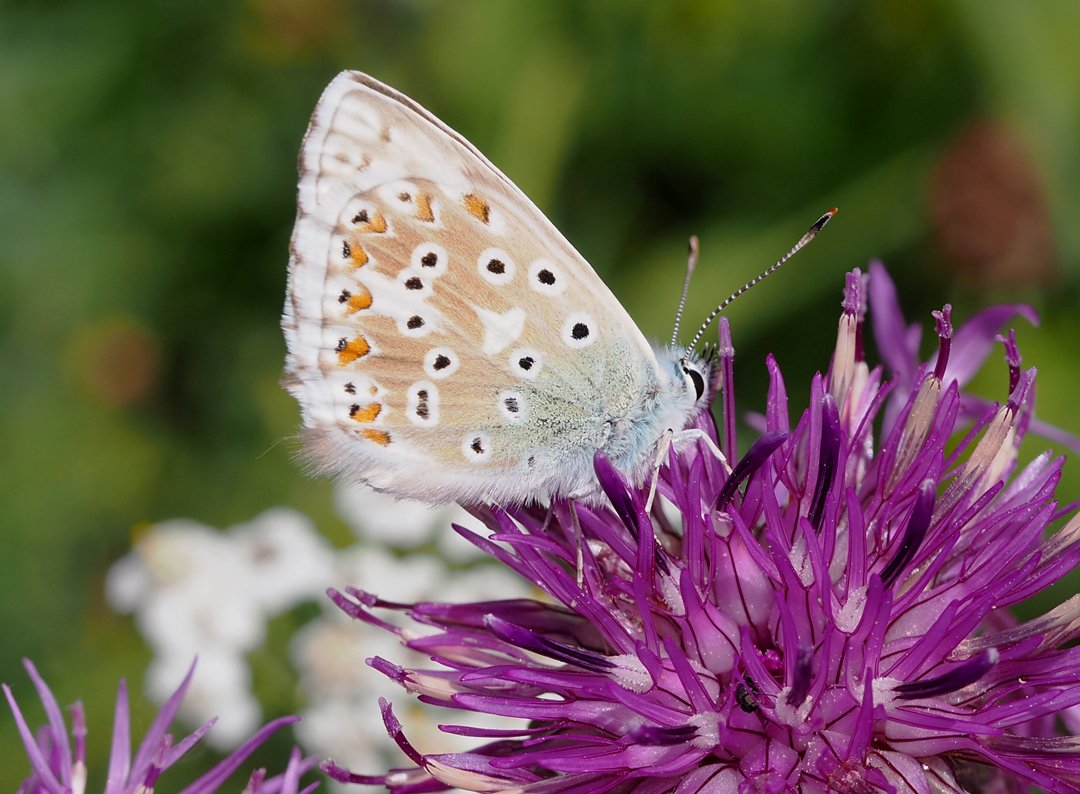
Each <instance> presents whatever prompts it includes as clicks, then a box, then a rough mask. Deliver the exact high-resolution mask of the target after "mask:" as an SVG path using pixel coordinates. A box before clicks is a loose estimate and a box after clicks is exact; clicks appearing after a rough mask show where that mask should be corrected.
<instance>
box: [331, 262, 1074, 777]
mask: <svg viewBox="0 0 1080 794" xmlns="http://www.w3.org/2000/svg"><path fill="white" fill-rule="evenodd" d="M867 293H869V298H870V303H871V308H872V309H873V311H874V312H875V313H876V314H877V316H876V317H875V318H874V319H875V322H874V328H875V330H876V331H877V332H878V337H879V338H878V347H879V349H880V350H881V351H882V353H883V355H884V357H885V359H886V361H887V362H888V363H889V364H890V368H891V369H892V371H893V374H894V377H895V379H894V380H893V381H892V382H888V381H887V380H886V378H885V375H884V373H883V371H882V369H881V368H874V369H871V368H870V367H869V366H868V365H867V363H866V362H865V360H864V355H863V345H862V330H863V321H864V315H865V314H866V296H867ZM1028 312H1029V310H1027V309H1025V308H1023V307H998V308H994V309H990V310H987V312H984V313H983V314H980V315H978V316H977V317H975V318H973V320H972V321H971V322H970V323H968V324H966V325H964V326H962V327H961V328H959V329H958V330H957V331H956V332H955V333H954V332H953V328H952V322H951V318H950V313H951V312H950V307H948V306H945V307H944V308H943V309H942V310H941V311H940V312H935V313H934V316H935V319H936V331H937V336H938V350H937V354H936V356H935V357H934V358H933V360H932V361H931V362H930V363H927V364H919V363H918V362H917V360H916V359H915V353H914V350H915V348H916V347H917V339H914V338H913V335H912V333H911V332H910V330H909V329H908V328H907V326H906V325H905V324H904V322H903V319H902V317H901V316H900V315H899V310H898V308H897V307H896V304H895V293H894V290H893V289H892V284H891V282H889V281H888V276H887V275H886V274H885V271H884V269H883V268H881V267H880V266H875V267H873V268H872V272H871V274H870V277H869V278H867V277H865V276H863V275H862V274H861V273H860V272H859V271H857V270H856V271H855V272H853V273H851V274H849V276H848V279H847V284H846V288H845V290H844V302H843V314H842V316H841V319H840V327H839V333H838V337H837V345H836V351H835V354H834V356H833V360H832V362H831V366H830V367H829V370H828V374H827V375H825V376H821V375H818V376H816V377H814V379H813V381H812V382H811V384H810V389H809V407H808V408H807V409H806V410H805V411H803V412H802V413H801V415H799V416H797V418H796V420H795V421H794V422H792V419H791V418H790V416H789V409H788V397H787V391H786V388H785V384H784V381H783V379H782V377H781V374H780V369H779V367H778V366H777V364H776V362H775V361H774V360H773V359H772V358H769V360H768V362H767V366H768V371H769V375H770V379H771V382H770V387H769V392H768V400H767V405H766V409H765V413H764V415H763V416H761V417H759V418H758V421H757V429H758V431H759V433H760V435H758V437H757V438H756V440H754V441H753V443H752V444H751V445H750V447H749V450H748V452H747V453H746V454H745V455H744V456H743V457H742V458H741V460H738V462H737V463H736V464H735V465H734V467H733V468H729V467H728V466H726V465H725V464H723V463H722V462H720V461H718V460H717V459H716V457H715V456H714V455H713V454H711V453H710V452H708V451H707V450H706V449H705V447H704V446H695V447H692V448H689V449H686V450H684V451H680V452H677V453H675V452H673V453H672V455H671V457H670V460H669V463H668V465H667V466H666V467H665V468H664V470H663V471H662V473H661V476H660V482H659V491H660V493H661V494H662V496H663V497H664V498H665V500H666V501H667V502H668V503H669V504H670V505H672V506H674V508H675V511H674V512H675V513H677V517H676V518H670V517H669V513H666V512H665V511H664V510H663V509H662V506H661V505H656V506H655V507H654V508H653V509H652V510H646V507H645V505H646V502H647V492H648V484H646V485H645V486H644V487H631V486H630V485H629V484H628V483H627V482H625V481H624V480H623V478H622V477H621V476H620V475H619V474H618V473H617V472H616V471H615V470H614V469H613V468H612V467H611V466H610V465H609V464H608V462H607V461H606V460H604V459H603V458H602V457H599V456H598V457H597V459H596V473H597V476H598V478H599V481H600V483H601V485H602V487H603V490H604V492H605V494H606V495H607V497H608V499H609V500H610V506H608V507H603V508H592V507H587V506H583V505H581V504H571V503H556V504H554V505H552V506H551V509H550V512H548V511H547V510H540V509H518V510H503V509H497V508H496V509H490V510H488V511H485V512H484V513H483V517H484V518H485V520H486V522H487V524H488V526H489V527H490V528H491V529H492V530H494V534H493V535H492V536H491V537H490V538H484V537H480V536H477V535H475V534H472V533H466V532H465V531H464V530H460V529H459V531H461V532H463V533H465V534H468V535H469V537H470V538H471V539H472V541H473V542H474V543H476V544H477V545H478V546H480V547H482V548H483V549H485V550H486V551H487V552H488V553H489V554H491V555H492V556H493V557H495V558H497V559H498V560H500V561H502V562H503V563H504V564H505V565H507V566H509V567H510V568H512V569H513V570H515V571H517V572H518V573H519V574H520V575H521V576H523V577H524V578H525V579H527V580H528V581H530V582H532V583H533V584H534V585H535V586H536V587H537V588H539V590H541V591H543V593H545V594H546V595H547V597H548V598H547V600H514V601H500V602H486V603H472V604H460V605H450V604H441V603H420V604H414V605H402V604H395V603H389V602H386V601H382V600H380V599H378V598H377V597H375V596H373V595H370V594H368V593H365V592H363V591H359V590H348V591H346V592H345V593H340V592H332V593H331V597H332V598H334V599H335V601H336V602H337V603H338V604H339V606H340V607H341V608H342V609H344V610H345V611H346V612H348V613H349V614H350V615H353V616H354V617H356V618H358V619H360V620H363V621H366V622H368V623H372V624H375V625H377V626H380V627H382V628H384V629H387V630H389V631H393V632H396V633H397V634H398V635H399V636H400V638H401V640H402V641H403V642H404V643H405V644H406V645H408V646H409V647H411V648H414V649H417V650H419V651H422V652H423V653H425V654H426V655H427V656H429V657H430V658H431V659H432V660H434V661H435V662H437V663H438V665H439V667H438V668H437V669H403V668H401V667H399V666H397V665H395V664H393V663H392V662H390V661H388V660H386V659H381V658H375V659H372V660H370V664H371V665H372V666H373V667H375V668H376V669H377V670H380V671H381V672H383V673H384V674H386V675H387V676H389V677H391V678H393V679H394V680H396V681H398V682H399V683H400V684H401V685H402V686H403V687H404V688H405V689H406V690H407V691H409V692H411V693H413V694H415V695H417V696H418V697H419V698H420V699H421V700H424V701H427V702H431V703H436V704H440V705H442V706H445V707H446V708H447V709H457V710H463V711H473V712H483V713H486V714H495V715H502V716H506V717H515V718H520V719H521V720H523V722H522V724H521V727H520V728H518V729H511V730H504V731H490V730H489V731H481V730H475V729H471V728H467V727H462V726H448V727H446V728H445V730H447V731H449V732H452V733H460V734H466V735H471V736H474V737H476V739H477V740H479V741H478V746H477V747H476V749H474V750H473V751H472V752H467V753H457V754H423V753H421V752H420V751H419V750H418V749H416V748H415V747H414V746H413V745H412V744H411V743H410V742H409V741H408V740H407V738H406V737H405V734H404V732H403V729H402V726H401V724H400V723H399V721H398V719H397V718H396V717H395V715H394V713H393V711H392V709H391V707H390V705H389V704H384V706H383V719H384V722H385V724H386V727H387V729H388V730H389V732H390V733H391V735H392V736H393V737H394V738H395V739H396V740H397V741H398V744H399V745H400V747H401V748H402V749H403V750H404V752H405V753H406V754H407V755H408V757H409V758H410V759H411V761H412V763H413V764H415V767H414V768H410V769H401V770H395V771H391V772H389V773H388V774H385V775H377V776H364V775H357V774H352V773H350V772H347V771H346V770H344V769H340V768H338V767H336V766H334V765H333V764H328V766H327V770H328V771H329V772H330V773H331V775H332V776H334V777H337V778H338V779H341V780H352V781H356V782H367V783H381V784H383V785H385V786H386V787H387V788H389V789H392V790H394V791H400V792H416V791H436V790H441V789H444V788H448V787H460V788H463V789H468V790H474V791H504V790H510V791H530V792H532V791H535V792H557V791H584V792H606V791H613V792H629V791H634V792H692V791H710V792H789V791H799V792H808V793H813V792H827V791H828V792H842V793H843V792H846V793H847V794H862V793H864V792H879V791H884V792H926V793H927V794H929V792H976V791H978V792H1006V791H1008V792H1016V791H1026V790H1028V788H1029V786H1030V785H1033V784H1034V785H1037V786H1041V787H1042V788H1044V789H1046V790H1047V791H1051V792H1070V791H1077V790H1080V740H1078V739H1077V738H1076V737H1073V736H1063V735H1060V733H1059V732H1058V731H1057V730H1056V729H1057V727H1058V726H1057V725H1056V722H1055V720H1056V716H1057V715H1058V714H1059V713H1060V712H1062V711H1063V710H1065V709H1068V708H1070V707H1072V706H1075V705H1076V704H1078V703H1080V647H1070V646H1073V645H1074V644H1075V641H1076V639H1077V638H1078V636H1080V596H1077V597H1073V598H1071V599H1069V600H1068V601H1066V602H1065V603H1064V604H1062V605H1061V606H1059V607H1058V608H1056V609H1053V610H1052V611H1050V612H1049V613H1047V614H1045V615H1043V616H1042V617H1039V618H1036V619H1034V620H1031V621H1028V622H1026V623H1017V622H1016V621H1015V620H1014V619H1013V618H1012V617H1010V615H1009V612H1008V608H1009V607H1010V606H1011V605H1013V604H1016V603H1018V602H1020V601H1023V600H1024V599H1027V598H1028V597H1030V596H1031V595H1033V594H1035V593H1038V592H1039V591H1041V590H1043V589H1045V588H1046V587H1048V586H1049V585H1051V584H1053V583H1054V582H1056V581H1057V580H1058V579H1059V578H1060V577H1061V576H1062V575H1063V574H1064V573H1066V572H1067V571H1069V570H1071V569H1072V568H1073V567H1074V566H1075V565H1076V564H1077V562H1078V561H1080V520H1077V519H1073V520H1072V521H1069V522H1068V523H1067V524H1066V525H1065V526H1064V528H1061V529H1060V530H1058V531H1057V532H1056V533H1053V534H1048V530H1049V529H1050V528H1051V527H1052V526H1053V525H1054V524H1055V522H1058V520H1059V519H1061V518H1062V517H1063V513H1064V512H1066V511H1063V510H1059V508H1058V505H1057V502H1056V501H1055V496H1054V488H1055V486H1056V484H1057V482H1058V479H1059V476H1060V473H1061V469H1062V465H1063V459H1062V458H1060V457H1055V456H1054V455H1053V454H1051V453H1050V452H1046V453H1043V454H1040V455H1038V456H1037V457H1035V458H1034V460H1033V461H1031V462H1030V463H1029V464H1027V465H1026V466H1024V467H1020V466H1019V464H1018V458H1017V455H1018V448H1019V445H1020V442H1021V440H1022V439H1023V438H1024V436H1025V433H1026V431H1027V430H1028V429H1029V426H1030V425H1031V423H1032V412H1033V400H1034V388H1033V387H1034V381H1035V372H1034V370H1026V371H1025V370H1022V369H1021V368H1020V358H1019V353H1018V352H1017V350H1016V346H1015V340H1014V339H1010V340H1008V342H1007V345H1006V347H1007V363H1008V368H1009V370H1008V371H1009V381H1008V382H1009V391H1008V394H1007V395H1005V397H1006V399H1005V400H1004V401H1003V402H1002V403H1001V404H1000V405H988V406H985V407H982V408H980V405H979V403H977V402H976V401H974V400H973V399H969V398H967V397H965V396H964V395H962V394H961V392H960V385H961V383H962V382H963V381H964V380H966V379H967V378H968V377H970V375H971V374H972V373H973V372H974V370H976V369H977V368H978V366H979V365H980V364H981V363H982V360H983V359H984V358H985V357H986V355H987V353H988V352H989V351H990V349H991V347H992V346H993V340H994V334H995V332H996V331H997V330H998V328H999V327H1000V326H1001V325H1002V323H1004V322H1005V321H1006V320H1008V319H1009V318H1010V317H1011V316H1012V315H1014V314H1017V313H1021V314H1024V313H1028ZM913 340H914V341H913ZM733 355H734V353H733V348H732V346H731V341H730V335H729V332H728V329H727V326H726V325H722V327H721V342H720V356H721V362H720V363H721V367H720V369H721V376H720V377H721V382H722V392H723V395H724V405H723V417H724V421H723V426H724V433H723V438H722V441H721V442H720V448H721V449H722V450H723V451H724V452H725V454H726V456H727V458H728V459H729V460H734V453H735V450H736V441H735V422H734V415H735V399H734V398H735V390H734V369H733V366H732V362H733ZM1003 380H1004V379H1003ZM969 417H970V419H969ZM700 426H701V428H702V429H703V430H705V431H706V432H707V433H710V434H711V435H713V438H714V439H715V438H716V435H715V430H714V428H713V427H712V425H711V421H710V420H709V419H708V418H707V417H703V418H702V420H701V422H700ZM669 512H670V511H669ZM385 610H393V611H398V612H404V613H405V615H407V616H408V617H409V618H411V619H412V621H415V623H416V624H420V629H422V630H416V629H414V628H408V629H402V628H397V627H396V626H395V625H394V624H393V623H392V622H390V621H388V620H384V619H383V618H382V617H381V616H380V613H381V612H383V611H385Z"/></svg>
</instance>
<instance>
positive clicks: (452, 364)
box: [424, 347, 461, 378]
mask: <svg viewBox="0 0 1080 794" xmlns="http://www.w3.org/2000/svg"><path fill="white" fill-rule="evenodd" d="M460 366H461V359H460V358H458V355H457V353H455V352H454V351H453V350H451V349H450V348H448V347H433V348H431V350H429V351H428V352H427V353H425V354H424V372H426V373H427V374H428V375H429V376H431V377H432V378H448V377H450V376H451V375H453V374H454V373H455V372H457V371H458V367H460Z"/></svg>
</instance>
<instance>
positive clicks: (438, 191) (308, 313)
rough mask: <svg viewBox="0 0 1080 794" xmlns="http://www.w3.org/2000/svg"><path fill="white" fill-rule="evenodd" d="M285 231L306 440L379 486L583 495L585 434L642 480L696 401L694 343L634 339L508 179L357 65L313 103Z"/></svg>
mask: <svg viewBox="0 0 1080 794" xmlns="http://www.w3.org/2000/svg"><path fill="white" fill-rule="evenodd" d="M290 251H291V256H290V261H289V278H288V293H287V297H286V302H285V311H284V317H283V320H282V327H283V329H284V332H285V338H286V342H287V346H288V355H287V358H286V381H285V383H286V387H287V388H288V390H289V391H290V392H291V393H292V394H293V396H294V397H296V399H297V400H298V401H299V403H300V406H301V413H302V421H303V425H304V428H305V436H306V442H307V449H308V451H309V452H310V454H311V456H312V458H313V459H314V460H315V462H316V465H317V467H318V468H319V469H321V470H324V471H327V472H333V473H337V474H339V475H341V476H343V477H344V478H346V479H348V480H352V481H360V482H365V483H367V484H369V485H370V486H371V487H373V488H374V489H376V490H378V491H383V492H387V493H391V494H394V495H396V496H399V497H404V498H410V499H416V500H420V501H425V502H430V503H443V502H449V501H457V502H462V503H478V502H494V503H501V504H521V503H524V502H528V501H532V500H540V499H547V498H558V497H577V498H581V497H589V496H590V495H595V494H596V493H597V492H598V485H597V482H596V478H595V474H594V471H593V459H594V455H595V453H596V452H597V451H599V452H602V453H603V454H604V455H606V456H607V458H608V459H609V460H610V462H611V463H612V464H613V465H614V466H615V468H617V469H618V470H620V471H621V472H623V473H624V474H625V475H626V476H627V477H628V478H629V479H630V480H631V481H634V482H636V483H640V482H642V481H643V480H644V479H645V478H646V477H647V476H648V473H649V471H650V470H651V469H653V468H654V466H655V465H656V464H655V461H656V460H657V458H658V453H659V452H661V451H662V444H663V442H664V441H665V439H670V433H669V432H668V431H673V432H675V433H679V432H686V431H685V430H684V429H685V428H687V426H688V425H689V424H690V423H691V422H692V420H693V419H694V418H695V417H696V415H697V414H698V413H699V412H701V411H704V410H706V407H707V405H708V403H709V399H710V391H711V388H710V384H711V381H712V372H711V367H710V363H709V361H708V360H707V359H706V358H705V357H704V356H702V355H699V354H697V353H695V352H693V350H692V348H693V347H694V345H693V344H692V345H691V346H690V348H684V347H680V346H678V345H675V344H674V343H673V344H671V345H655V346H654V345H650V344H649V342H647V341H646V339H645V337H644V336H643V335H642V333H641V331H640V330H638V328H637V326H636V325H635V324H634V321H633V320H632V319H631V318H630V316H629V315H628V314H627V312H626V310H625V309H623V307H622V306H621V305H620V303H619V301H618V300H617V299H616V298H615V296H614V295H613V294H612V293H611V291H610V290H609V289H608V288H607V286H605V284H604V283H603V281H602V280H601V279H600V277H599V276H598V275H597V274H596V272H595V271H594V270H593V269H592V267H590V266H589V264H588V262H586V261H585V259H584V258H582V256H581V255H580V254H579V253H578V252H577V251H576V250H574V248H573V246H571V245H570V243H569V242H567V240H566V239H565V238H564V237H563V236H562V235H561V234H560V233H559V231H558V230H557V229H556V228H555V227H554V226H553V225H552V223H551V222H550V221H549V220H548V219H547V218H546V217H544V215H543V213H541V212H540V210H538V209H537V208H536V206H535V205H534V204H533V203H532V202H531V201H530V200H529V199H528V198H527V197H526V196H525V195H524V194H523V193H522V192H521V191H520V190H519V189H518V188H517V187H516V186H515V185H514V184H513V182H511V181H510V180H509V179H508V178H507V177H506V176H504V175H503V174H502V172H500V171H499V170H498V169H497V168H496V167H495V166H494V165H492V164H491V163H490V162H489V161H488V160H487V159H486V158H485V157H484V156H483V155H482V154H481V153H480V152H479V151H477V149H476V148H475V147H474V146H472V144H470V143H469V142H468V141H467V140H465V139H464V138H463V137H462V136H460V135H459V134H458V133H456V132H454V131H453V130H452V129H450V128H449V127H448V126H446V125H445V124H443V123H442V122H441V121H439V119H437V118H436V117H435V116H433V115H432V114H431V113H429V112H428V111H427V110H425V109H424V108H422V107H421V106H420V105H418V104H417V103H416V102H414V101H413V100H411V99H409V98H408V97H406V96H404V95H402V94H400V93H399V92H397V91H395V90H394V89H392V88H390V87H389V86H386V85H383V84H382V83H380V82H378V81H377V80H374V79H372V78H371V77H368V76H367V75H364V74H361V73H360V72H354V71H348V72H342V73H341V74H339V75H338V76H337V77H336V78H334V80H333V81H332V82H331V83H330V85H329V86H328V87H327V88H326V90H325V91H324V92H323V95H322V97H321V98H320V99H319V102H318V104H317V105H316V107H315V112H314V114H313V116H312V119H311V122H310V125H309V127H308V130H307V134H306V135H305V137H304V142H303V146H302V149H301V152H300V182H299V198H298V208H297V219H296V226H295V228H294V230H293V235H292V241H291V247H290ZM699 336H700V334H699ZM696 341H697V340H696V339H695V342H696Z"/></svg>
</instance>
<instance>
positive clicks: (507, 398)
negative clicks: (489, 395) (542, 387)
mask: <svg viewBox="0 0 1080 794" xmlns="http://www.w3.org/2000/svg"><path fill="white" fill-rule="evenodd" d="M498 400H499V413H500V414H502V416H503V418H504V419H506V421H508V422H510V423H511V424H515V425H519V424H521V423H522V422H524V421H525V420H526V419H527V418H528V411H527V410H526V406H525V396H524V395H523V394H522V393H521V392H519V391H504V392H500V393H499V397H498Z"/></svg>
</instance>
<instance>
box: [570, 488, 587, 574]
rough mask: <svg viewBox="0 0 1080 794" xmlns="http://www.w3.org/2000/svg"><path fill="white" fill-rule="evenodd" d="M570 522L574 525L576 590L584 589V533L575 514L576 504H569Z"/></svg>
mask: <svg viewBox="0 0 1080 794" xmlns="http://www.w3.org/2000/svg"><path fill="white" fill-rule="evenodd" d="M570 520H571V522H572V523H573V525H574V540H575V541H576V542H575V543H574V545H575V546H576V547H577V560H576V561H575V562H576V567H577V586H578V590H582V591H583V590H584V589H585V548H584V546H585V533H584V532H582V531H581V519H579V518H578V514H577V502H570Z"/></svg>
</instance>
